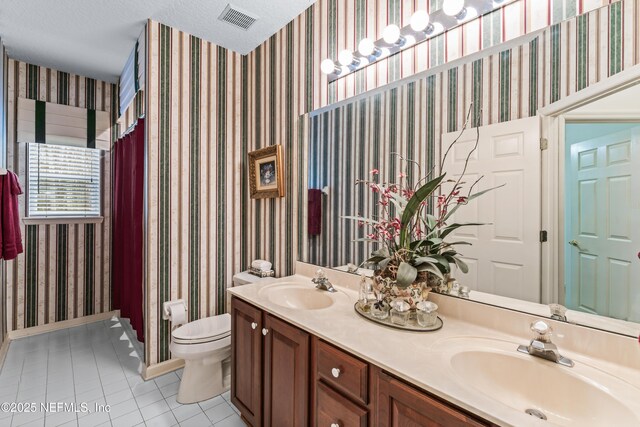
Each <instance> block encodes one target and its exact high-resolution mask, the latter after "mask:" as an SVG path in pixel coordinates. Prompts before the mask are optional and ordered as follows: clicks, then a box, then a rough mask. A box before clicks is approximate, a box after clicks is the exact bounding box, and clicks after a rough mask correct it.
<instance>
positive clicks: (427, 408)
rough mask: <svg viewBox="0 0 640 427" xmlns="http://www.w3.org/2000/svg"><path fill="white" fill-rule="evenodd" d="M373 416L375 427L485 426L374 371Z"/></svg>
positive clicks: (380, 372)
mask: <svg viewBox="0 0 640 427" xmlns="http://www.w3.org/2000/svg"><path fill="white" fill-rule="evenodd" d="M376 382H377V386H378V396H377V402H376V405H375V407H376V409H375V410H376V417H377V421H378V422H377V425H378V426H379V427H392V426H393V427H438V426H443V427H461V426H483V425H484V426H486V425H490V424H488V423H487V424H482V423H480V422H478V421H477V420H475V419H474V418H472V417H470V416H469V415H467V414H465V413H463V412H461V411H460V410H458V409H456V408H453V407H450V406H448V405H445V404H444V403H442V402H440V401H438V400H436V399H434V398H433V397H430V396H429V395H427V394H425V393H423V392H421V391H418V390H416V389H414V388H413V387H411V386H409V385H407V384H405V383H403V382H401V381H398V380H397V379H395V378H393V377H391V376H389V375H387V374H385V373H383V372H382V371H380V370H378V373H377V375H376Z"/></svg>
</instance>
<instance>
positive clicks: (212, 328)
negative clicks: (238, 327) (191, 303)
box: [171, 313, 231, 345]
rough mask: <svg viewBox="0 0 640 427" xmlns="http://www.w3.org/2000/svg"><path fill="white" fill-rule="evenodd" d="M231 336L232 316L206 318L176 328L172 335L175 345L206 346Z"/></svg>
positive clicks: (223, 315) (226, 314)
mask: <svg viewBox="0 0 640 427" xmlns="http://www.w3.org/2000/svg"><path fill="white" fill-rule="evenodd" d="M230 335H231V315H230V314H229V313H225V314H221V315H219V316H212V317H206V318H204V319H199V320H194V321H193V322H189V323H187V324H185V325H182V326H180V327H179V328H176V329H175V330H174V331H173V332H172V333H171V338H172V341H173V342H174V343H175V344H182V345H189V344H205V343H210V342H214V341H219V340H223V339H225V338H227V337H229V336H230Z"/></svg>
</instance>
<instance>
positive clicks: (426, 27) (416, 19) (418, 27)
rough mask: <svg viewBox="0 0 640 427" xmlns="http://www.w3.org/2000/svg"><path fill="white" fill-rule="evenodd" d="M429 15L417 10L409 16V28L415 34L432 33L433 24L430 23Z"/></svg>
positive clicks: (424, 11)
mask: <svg viewBox="0 0 640 427" xmlns="http://www.w3.org/2000/svg"><path fill="white" fill-rule="evenodd" d="M429 19H430V16H429V13H428V12H427V11H426V10H419V11H417V12H416V13H414V14H413V15H411V21H410V23H409V26H410V27H411V29H412V30H413V31H415V32H416V33H420V32H423V33H425V34H427V35H429V34H431V33H433V24H432V23H431V22H430V20H429Z"/></svg>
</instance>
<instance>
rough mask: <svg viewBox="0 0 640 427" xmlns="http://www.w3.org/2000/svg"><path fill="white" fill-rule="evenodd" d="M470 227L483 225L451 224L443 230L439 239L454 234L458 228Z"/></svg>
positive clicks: (473, 223)
mask: <svg viewBox="0 0 640 427" xmlns="http://www.w3.org/2000/svg"><path fill="white" fill-rule="evenodd" d="M472 225H485V224H482V223H478V222H470V223H468V224H458V223H455V224H451V225H448V226H446V227H445V228H443V231H442V233H440V237H441V238H443V239H444V238H445V237H447V236H448V235H449V234H451V233H452V232H454V231H455V230H457V229H458V228H460V227H470V226H472Z"/></svg>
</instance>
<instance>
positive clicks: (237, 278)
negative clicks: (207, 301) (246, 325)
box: [227, 271, 273, 313]
mask: <svg viewBox="0 0 640 427" xmlns="http://www.w3.org/2000/svg"><path fill="white" fill-rule="evenodd" d="M269 279H273V277H264V278H262V277H258V276H254V275H253V274H249V272H247V271H242V272H240V273H237V274H234V276H233V287H234V288H235V287H236V286H242V285H248V284H251V283H258V282H262V281H265V280H269ZM227 313H231V298H227Z"/></svg>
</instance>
